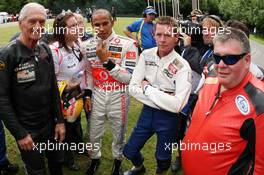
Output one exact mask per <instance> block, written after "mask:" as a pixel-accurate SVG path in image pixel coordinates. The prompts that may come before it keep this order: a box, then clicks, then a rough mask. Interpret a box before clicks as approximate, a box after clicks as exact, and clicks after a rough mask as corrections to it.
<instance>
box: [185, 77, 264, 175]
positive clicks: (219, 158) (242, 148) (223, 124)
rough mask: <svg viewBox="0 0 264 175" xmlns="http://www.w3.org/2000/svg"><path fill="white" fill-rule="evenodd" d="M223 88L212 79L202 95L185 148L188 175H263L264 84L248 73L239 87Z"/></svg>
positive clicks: (210, 78) (208, 80)
mask: <svg viewBox="0 0 264 175" xmlns="http://www.w3.org/2000/svg"><path fill="white" fill-rule="evenodd" d="M219 88H220V84H219V83H218V79H217V78H216V77H208V78H207V79H206V81H205V84H204V87H203V89H202V90H201V92H200V94H199V99H198V102H197V104H196V107H195V110H194V112H193V118H192V122H191V125H190V127H189V129H188V131H187V133H186V136H185V138H184V141H183V145H182V162H183V168H184V174H185V175H201V174H204V175H225V174H236V175H245V174H249V173H253V172H254V175H263V174H264V118H263V117H264V83H263V82H261V81H259V80H258V79H256V78H255V77H253V76H252V74H251V73H248V74H247V75H246V77H245V78H244V80H243V81H242V82H241V83H240V84H239V85H238V86H237V87H235V88H233V89H231V90H227V91H224V92H223V93H221V94H219V93H218V91H219ZM216 99H218V100H216ZM214 103H215V105H213V104H214ZM212 106H214V107H212ZM184 145H185V147H184Z"/></svg>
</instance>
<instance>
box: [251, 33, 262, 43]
mask: <svg viewBox="0 0 264 175" xmlns="http://www.w3.org/2000/svg"><path fill="white" fill-rule="evenodd" d="M249 38H250V39H252V40H254V41H256V42H258V43H260V44H264V38H262V37H260V36H258V35H250V36H249Z"/></svg>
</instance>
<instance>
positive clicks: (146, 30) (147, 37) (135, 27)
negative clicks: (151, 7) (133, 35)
mask: <svg viewBox="0 0 264 175" xmlns="http://www.w3.org/2000/svg"><path fill="white" fill-rule="evenodd" d="M143 20H144V19H140V20H137V21H135V22H134V23H132V24H130V25H129V26H127V29H128V30H129V31H130V32H138V31H139V29H140V25H141V23H142V21H143ZM154 31H155V24H154V23H153V22H151V23H146V22H144V24H143V27H142V30H141V45H142V46H141V47H142V48H143V49H149V48H152V47H156V46H157V44H156V41H155V39H154Z"/></svg>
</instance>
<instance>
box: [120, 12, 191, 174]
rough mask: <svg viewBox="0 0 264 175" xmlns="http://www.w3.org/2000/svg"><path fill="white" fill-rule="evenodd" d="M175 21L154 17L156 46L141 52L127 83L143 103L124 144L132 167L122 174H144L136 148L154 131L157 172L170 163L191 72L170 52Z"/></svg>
mask: <svg viewBox="0 0 264 175" xmlns="http://www.w3.org/2000/svg"><path fill="white" fill-rule="evenodd" d="M177 27H178V25H177V22H176V20H175V19H174V18H172V17H160V18H158V20H157V25H156V31H155V39H156V42H157V47H155V48H152V49H149V50H145V51H143V52H142V53H141V55H140V59H139V62H138V64H137V66H136V68H135V70H134V73H133V76H132V79H131V81H130V84H129V92H130V94H131V95H132V96H133V97H135V98H136V99H137V100H139V101H140V102H142V103H143V104H144V106H143V108H142V111H141V114H140V116H139V118H138V121H137V124H136V127H135V128H134V130H133V132H132V134H131V135H130V138H129V140H128V142H127V144H126V145H125V147H124V151H123V153H124V156H125V157H126V158H127V159H129V160H130V161H131V162H132V164H133V165H134V167H133V168H132V169H130V170H128V171H126V172H125V173H124V175H136V174H142V173H144V172H145V171H146V170H145V167H144V165H143V162H144V157H143V155H142V154H141V153H140V150H141V149H142V148H143V147H144V144H145V143H146V142H147V141H148V140H149V138H150V137H152V136H153V135H154V134H155V135H157V144H156V153H155V157H156V161H157V169H156V174H157V175H164V174H166V171H167V170H168V169H169V167H170V164H171V154H172V145H173V144H174V143H176V141H177V136H178V134H179V123H180V121H179V119H180V117H179V116H180V115H179V113H180V112H181V110H182V109H183V107H184V106H185V105H186V103H187V101H188V98H189V95H190V92H191V87H192V85H191V81H192V71H191V68H190V66H189V64H188V62H187V61H186V60H184V59H183V58H182V57H181V56H180V55H179V54H177V53H176V51H174V47H175V45H176V43H178V38H179V34H178V33H177Z"/></svg>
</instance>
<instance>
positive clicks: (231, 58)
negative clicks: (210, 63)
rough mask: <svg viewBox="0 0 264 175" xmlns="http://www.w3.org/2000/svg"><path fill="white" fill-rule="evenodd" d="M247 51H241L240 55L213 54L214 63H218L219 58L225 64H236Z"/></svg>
mask: <svg viewBox="0 0 264 175" xmlns="http://www.w3.org/2000/svg"><path fill="white" fill-rule="evenodd" d="M246 54H247V53H242V54H240V55H225V56H220V55H216V54H213V57H214V60H215V63H216V64H219V63H220V61H221V60H223V62H224V63H225V64H226V65H234V64H236V63H237V62H238V61H239V60H240V59H242V58H243V57H244V56H245V55H246Z"/></svg>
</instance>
